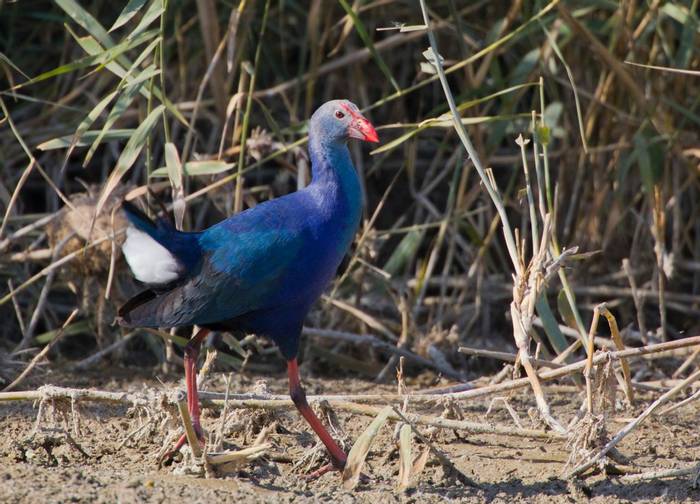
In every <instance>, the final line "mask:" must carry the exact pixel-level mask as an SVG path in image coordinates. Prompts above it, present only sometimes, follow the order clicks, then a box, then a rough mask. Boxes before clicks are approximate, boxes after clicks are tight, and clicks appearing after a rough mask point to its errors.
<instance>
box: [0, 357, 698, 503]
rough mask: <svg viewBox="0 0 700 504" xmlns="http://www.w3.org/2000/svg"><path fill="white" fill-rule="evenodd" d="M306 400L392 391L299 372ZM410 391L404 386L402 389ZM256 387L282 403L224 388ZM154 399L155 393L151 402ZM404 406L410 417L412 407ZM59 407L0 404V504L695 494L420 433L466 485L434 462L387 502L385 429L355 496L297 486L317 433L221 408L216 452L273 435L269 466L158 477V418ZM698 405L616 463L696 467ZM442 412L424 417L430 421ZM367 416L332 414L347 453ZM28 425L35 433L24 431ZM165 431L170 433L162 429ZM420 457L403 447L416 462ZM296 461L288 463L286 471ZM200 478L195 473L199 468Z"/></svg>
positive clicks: (535, 452)
mask: <svg viewBox="0 0 700 504" xmlns="http://www.w3.org/2000/svg"><path fill="white" fill-rule="evenodd" d="M302 373H303V374H304V375H305V380H304V381H305V383H306V385H307V390H308V392H309V393H370V392H371V393H377V392H381V391H386V392H387V393H393V392H394V388H393V387H389V386H381V387H380V386H377V385H375V384H373V383H371V382H367V381H362V380H356V379H342V380H340V379H339V380H330V379H327V378H325V379H324V378H323V377H318V376H315V377H314V376H312V377H310V376H309V372H308V371H307V370H303V371H302ZM43 383H51V384H57V385H63V386H71V387H81V388H96V389H101V390H118V391H155V392H159V391H163V392H165V391H168V390H172V389H174V388H176V387H178V386H179V383H180V382H178V377H177V375H175V374H173V375H168V376H158V379H156V378H155V377H153V376H151V375H143V374H135V373H131V372H125V371H118V370H104V371H103V372H102V373H99V374H98V373H89V374H85V373H82V374H79V375H76V374H48V375H45V376H43V377H42V378H40V379H39V380H36V381H35V382H34V383H29V384H28V386H29V387H31V388H33V387H36V386H39V385H41V384H43ZM408 385H409V388H412V387H411V382H409V384H408ZM204 388H206V389H208V390H218V391H224V390H225V388H226V385H225V383H224V380H223V378H222V375H214V376H213V377H212V378H211V379H210V380H208V381H207V382H206V383H205V384H204ZM261 389H267V390H269V391H270V392H279V393H283V392H284V391H285V390H286V380H285V379H284V376H283V374H282V373H280V374H279V375H277V376H274V377H272V378H270V377H265V378H262V377H260V376H251V375H239V376H234V377H233V379H232V382H231V390H233V391H237V392H250V391H253V390H258V391H259V390H261ZM156 395H157V394H156ZM549 398H550V402H551V405H552V408H553V410H554V411H555V413H556V414H557V415H559V416H560V417H561V418H563V419H566V420H568V419H569V418H571V416H572V415H573V414H574V413H575V411H576V409H577V408H578V406H579V405H580V404H581V396H580V395H578V394H577V393H562V392H559V393H557V392H553V391H551V390H550V392H549ZM650 400H653V397H652V396H649V397H641V398H640V400H639V401H638V404H637V405H635V407H634V408H633V409H627V410H619V411H617V412H616V413H615V414H614V415H611V418H609V419H608V422H607V429H608V431H609V432H612V433H614V432H617V431H618V430H619V429H620V428H621V427H622V426H624V424H625V423H624V422H625V421H628V420H629V419H630V418H632V417H634V416H636V415H637V414H638V413H639V412H641V411H642V409H643V408H644V407H645V405H647V404H648V402H649V401H650ZM508 401H509V404H510V405H511V406H512V407H513V409H514V410H515V411H516V413H517V415H518V417H519V419H520V421H521V423H522V425H523V427H535V428H541V425H539V424H537V423H536V422H535V420H533V419H532V418H530V416H529V415H528V410H529V409H530V408H532V406H533V405H534V401H533V400H532V396H531V394H530V393H528V392H526V391H523V392H519V393H516V394H513V395H512V396H510V397H509V398H508ZM489 402H490V400H489V399H486V400H480V401H470V402H469V403H465V404H460V407H461V410H462V411H461V412H462V413H463V415H464V418H465V419H469V420H473V421H480V422H493V423H498V424H500V425H514V423H513V419H512V418H511V416H510V414H509V413H508V412H507V410H506V409H505V408H504V407H502V406H499V405H498V404H497V405H496V406H495V407H494V410H493V411H492V412H491V413H490V414H489V415H488V417H486V416H485V414H486V411H487V409H488V406H489ZM410 408H411V407H410V406H409V410H410ZM73 409H74V410H76V411H75V412H73V411H72V410H71V405H70V403H69V402H67V403H65V404H60V405H55V407H52V406H51V405H48V404H45V405H44V407H43V411H42V415H41V419H40V421H39V422H38V423H37V422H36V420H37V412H38V405H37V404H32V403H31V402H28V401H25V402H13V403H0V429H1V432H2V433H3V435H2V437H1V438H0V502H3V503H5V502H7V503H31V504H37V503H54V502H55V503H59V502H60V503H62V502H105V503H112V502H123V503H127V502H169V503H175V502H203V503H204V502H206V503H216V502H266V503H287V502H299V503H307V502H309V503H311V502H334V503H335V502H337V503H346V502H347V503H354V502H358V503H372V504H378V503H384V502H401V503H404V502H405V503H410V502H415V503H423V502H426V503H432V502H445V501H447V502H508V503H511V502H516V503H519V502H534V503H544V502H583V501H590V502H605V503H609V502H695V501H700V490H697V489H694V488H693V487H692V477H683V478H675V479H666V480H653V481H645V482H637V483H630V482H627V481H625V480H624V479H623V478H622V477H621V476H620V475H615V474H602V473H600V474H597V475H594V476H592V477H589V478H587V479H586V480H585V481H583V482H581V484H580V485H573V484H571V483H567V481H565V480H564V479H563V478H562V473H563V471H564V469H565V465H566V461H567V458H568V457H569V453H570V449H569V448H567V446H566V444H565V443H564V442H562V441H558V440H539V439H523V438H518V437H515V436H504V435H476V434H472V433H469V432H454V431H444V430H443V431H436V432H433V433H431V432H430V429H428V428H427V427H422V428H421V430H422V431H423V432H425V433H426V434H429V435H431V436H432V439H433V441H434V443H435V446H437V447H438V448H439V449H440V450H442V451H443V452H444V453H445V454H446V455H447V456H448V457H449V459H450V460H451V461H452V462H453V463H454V464H455V465H456V467H457V468H458V469H459V470H460V471H462V472H463V473H464V474H465V475H467V476H468V477H469V478H471V479H473V481H474V482H475V483H476V486H465V485H464V484H462V483H460V482H459V481H458V480H457V479H456V478H454V477H450V476H449V475H446V474H445V471H444V470H443V468H442V467H441V466H440V464H439V463H438V462H437V459H436V458H435V457H432V456H431V458H430V459H429V462H428V464H427V466H426V468H425V470H424V471H423V472H422V473H421V474H420V475H419V477H418V478H417V481H415V484H414V486H413V487H412V488H411V489H409V490H408V491H405V492H401V493H398V492H396V491H395V485H396V480H397V474H398V453H397V450H396V442H395V441H394V439H395V438H394V428H395V424H393V423H389V424H387V425H386V426H385V427H383V428H382V430H381V432H380V436H379V437H378V438H377V440H376V441H375V443H374V444H373V446H372V450H371V451H370V454H369V456H368V459H367V465H366V466H365V468H364V471H363V472H364V473H365V474H366V476H367V480H365V481H363V482H362V483H361V484H360V485H359V487H358V488H356V489H355V490H354V491H347V490H344V489H342V486H341V485H340V477H339V476H338V475H337V474H333V473H329V474H326V475H324V476H322V477H320V478H318V479H316V480H315V481H310V482H307V481H305V480H304V479H303V477H302V476H303V474H305V473H308V472H309V471H311V470H313V469H314V468H317V467H319V466H320V464H321V463H322V462H323V461H324V459H323V457H322V451H321V450H320V449H319V447H317V446H316V439H315V437H314V436H313V435H312V434H311V433H310V432H309V430H308V429H307V427H306V425H305V424H304V423H303V422H302V421H301V420H300V418H299V417H298V415H296V413H295V412H294V411H291V410H284V411H274V412H270V411H260V410H256V411H253V410H234V411H229V413H228V415H227V421H226V423H225V426H224V429H223V434H224V448H226V449H239V448H244V447H246V446H250V445H251V444H252V443H253V442H254V440H255V438H256V436H257V435H258V433H259V431H260V429H262V428H264V427H266V426H269V425H270V424H272V423H273V422H274V423H275V425H274V426H273V427H272V429H271V431H272V432H271V434H270V437H269V439H268V441H269V442H271V443H272V444H273V448H272V449H271V450H270V451H269V452H268V454H267V456H265V457H263V458H261V459H259V460H257V461H254V462H251V463H248V464H246V465H245V466H243V467H240V468H238V469H237V470H234V471H232V472H230V473H228V474H226V475H219V476H217V477H206V475H204V474H201V473H199V474H197V473H194V474H193V473H192V471H193V470H195V469H198V468H193V467H192V464H190V463H189V462H190V458H189V457H188V456H187V455H185V456H184V457H183V458H182V460H179V461H176V462H175V463H173V464H172V465H170V466H168V467H161V468H159V467H158V466H157V464H156V460H157V453H158V451H159V450H160V449H161V447H162V446H163V445H164V442H165V441H166V437H167V436H168V434H170V435H171V436H173V435H175V434H176V431H175V430H174V429H169V427H168V426H169V425H175V424H174V423H173V422H175V420H174V419H169V417H170V416H171V415H170V413H168V412H167V408H165V407H163V408H161V411H158V406H157V405H153V406H150V407H148V408H141V409H140V410H138V409H136V410H135V409H130V408H129V407H128V406H126V405H109V404H105V403H95V402H90V403H87V402H86V403H79V404H77V405H74V407H73ZM699 409H700V404H699V403H698V402H694V403H691V404H689V405H687V406H685V407H683V408H680V409H678V410H676V411H674V412H672V413H670V414H669V415H667V416H665V417H663V418H659V417H652V418H650V419H649V420H648V421H647V422H646V423H644V424H643V425H642V426H641V427H640V428H639V429H638V430H636V431H635V432H633V433H632V434H631V435H630V436H628V437H627V438H626V439H625V440H623V442H622V443H621V444H620V445H619V449H620V453H621V455H622V456H624V457H625V458H626V459H627V463H626V464H625V466H626V467H634V468H637V469H642V470H643V471H649V470H657V469H664V468H678V467H688V466H690V465H692V464H693V463H695V462H696V461H697V460H698V459H700V434H699V432H698V429H697V425H698V423H697V418H698V413H700V411H698V410H699ZM442 411H443V406H441V405H436V406H435V407H434V408H433V409H432V410H426V409H425V408H422V409H421V412H422V413H429V414H433V415H436V416H437V415H439V414H440V413H441V412H442ZM220 414H221V412H220V410H211V409H207V410H205V412H204V416H203V425H204V428H205V430H207V431H208V432H209V433H210V434H211V433H216V431H217V430H218V429H219V425H220V423H221V422H220ZM370 421H371V418H370V417H366V416H359V415H351V414H346V413H341V412H338V413H337V426H338V429H337V431H336V432H335V434H336V436H337V437H339V438H340V439H341V440H344V441H345V442H346V448H349V445H350V443H351V442H352V440H354V439H355V438H356V437H357V436H358V435H359V434H360V433H361V432H362V430H363V429H364V428H365V427H366V426H367V425H368V424H369V423H370ZM35 428H36V430H35ZM169 431H170V432H169ZM420 448H422V447H421V446H420V445H416V444H415V442H414V453H416V452H417V451H418V449H420ZM301 458H304V463H303V464H300V465H299V466H297V467H295V465H294V463H293V462H294V461H297V460H299V459H301ZM199 469H201V468H199Z"/></svg>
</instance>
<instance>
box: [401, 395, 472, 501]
mask: <svg viewBox="0 0 700 504" xmlns="http://www.w3.org/2000/svg"><path fill="white" fill-rule="evenodd" d="M392 410H393V411H394V415H395V416H397V417H398V418H399V419H400V420H402V421H403V422H405V423H406V424H408V425H409V426H410V427H411V430H412V431H413V433H414V434H415V435H416V437H417V438H418V439H420V440H421V441H422V442H423V443H424V444H425V445H427V446H428V448H430V451H431V452H432V453H433V455H435V456H436V457H437V459H438V460H439V461H440V464H441V465H442V467H443V468H444V470H445V474H450V473H452V474H456V475H457V479H458V480H459V481H460V482H461V483H463V484H464V485H467V486H471V487H478V486H479V485H477V484H476V483H474V481H473V480H472V479H471V478H469V477H468V476H467V475H466V474H464V473H463V472H462V471H460V470H459V469H457V467H456V466H455V465H454V463H452V461H451V460H450V459H449V457H447V455H445V454H444V453H443V452H442V450H440V449H439V448H437V447H436V446H435V445H434V444H433V443H431V442H430V440H429V439H428V438H427V437H425V436H424V435H423V433H422V432H421V431H419V430H418V428H417V427H416V426H415V425H414V422H412V421H411V419H410V418H408V417H407V416H406V415H404V414H403V413H401V412H400V411H399V409H398V408H396V407H393V408H392Z"/></svg>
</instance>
